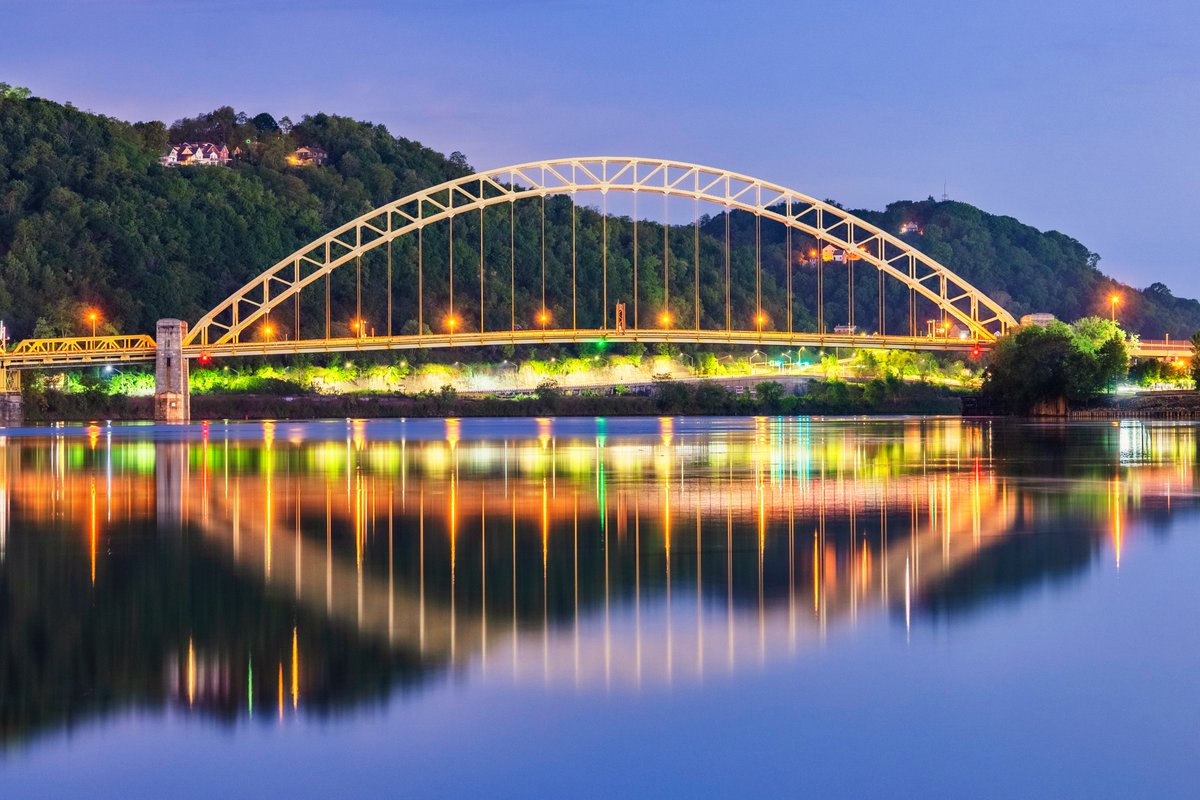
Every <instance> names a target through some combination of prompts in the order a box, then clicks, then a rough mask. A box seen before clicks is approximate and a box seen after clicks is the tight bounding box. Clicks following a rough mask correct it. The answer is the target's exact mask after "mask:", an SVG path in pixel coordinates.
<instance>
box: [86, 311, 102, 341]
mask: <svg viewBox="0 0 1200 800" xmlns="http://www.w3.org/2000/svg"><path fill="white" fill-rule="evenodd" d="M87 319H88V322H90V323H92V338H93V339H95V338H96V323H97V322H99V321H100V314H99V313H97V312H96V311H89V312H88V315H87Z"/></svg>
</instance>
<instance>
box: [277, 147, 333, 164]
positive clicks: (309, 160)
mask: <svg viewBox="0 0 1200 800" xmlns="http://www.w3.org/2000/svg"><path fill="white" fill-rule="evenodd" d="M328 160H329V153H326V152H325V151H324V150H322V149H321V148H320V147H310V146H307V145H306V146H304V147H297V148H296V150H295V152H294V153H292V154H291V155H290V156H288V158H287V162H288V163H289V164H291V165H292V166H293V167H321V166H324V165H325V162H326V161H328Z"/></svg>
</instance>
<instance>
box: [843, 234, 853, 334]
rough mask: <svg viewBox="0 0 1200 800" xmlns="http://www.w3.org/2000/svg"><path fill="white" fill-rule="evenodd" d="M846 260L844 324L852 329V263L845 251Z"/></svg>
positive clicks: (848, 253) (848, 252)
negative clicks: (846, 285)
mask: <svg viewBox="0 0 1200 800" xmlns="http://www.w3.org/2000/svg"><path fill="white" fill-rule="evenodd" d="M844 253H845V256H844V257H845V259H846V281H847V283H848V288H847V289H846V297H847V300H846V303H847V306H846V324H847V325H849V326H850V327H854V261H853V260H852V259H851V258H850V251H849V250H845V251H844Z"/></svg>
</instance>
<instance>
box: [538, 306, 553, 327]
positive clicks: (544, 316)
mask: <svg viewBox="0 0 1200 800" xmlns="http://www.w3.org/2000/svg"><path fill="white" fill-rule="evenodd" d="M549 322H550V312H549V311H547V310H546V309H544V308H543V309H542V310H541V311H539V312H538V324H539V325H541V326H542V330H543V331H544V330H546V325H547V324H548V323H549Z"/></svg>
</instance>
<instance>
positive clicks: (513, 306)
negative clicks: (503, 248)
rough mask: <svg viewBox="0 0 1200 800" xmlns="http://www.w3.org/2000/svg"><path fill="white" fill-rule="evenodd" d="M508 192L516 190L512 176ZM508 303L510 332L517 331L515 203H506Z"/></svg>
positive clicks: (514, 201)
mask: <svg viewBox="0 0 1200 800" xmlns="http://www.w3.org/2000/svg"><path fill="white" fill-rule="evenodd" d="M508 189H509V191H515V190H516V184H515V183H514V182H513V176H512V175H511V174H510V175H509V176H508ZM508 282H509V287H508V303H509V315H510V320H509V324H510V325H511V330H514V331H515V330H516V329H517V201H516V199H515V198H514V199H512V200H509V201H508Z"/></svg>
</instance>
